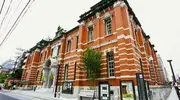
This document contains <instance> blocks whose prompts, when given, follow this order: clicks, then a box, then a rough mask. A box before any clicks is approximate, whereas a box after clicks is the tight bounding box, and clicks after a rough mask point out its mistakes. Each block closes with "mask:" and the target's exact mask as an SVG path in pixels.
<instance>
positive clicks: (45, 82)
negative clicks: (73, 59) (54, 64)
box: [43, 67, 50, 88]
mask: <svg viewBox="0 0 180 100" xmlns="http://www.w3.org/2000/svg"><path fill="white" fill-rule="evenodd" d="M49 70H50V69H49V68H48V67H45V68H43V76H44V83H43V87H44V88H47V85H48V80H49Z"/></svg>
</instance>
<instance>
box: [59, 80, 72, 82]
mask: <svg viewBox="0 0 180 100" xmlns="http://www.w3.org/2000/svg"><path fill="white" fill-rule="evenodd" d="M62 82H74V80H62Z"/></svg>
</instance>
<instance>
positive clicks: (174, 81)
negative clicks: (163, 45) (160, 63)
mask: <svg viewBox="0 0 180 100" xmlns="http://www.w3.org/2000/svg"><path fill="white" fill-rule="evenodd" d="M167 62H169V65H170V67H171V71H172V75H173V86H174V84H175V83H176V77H175V75H174V70H173V68H172V64H171V62H172V60H167ZM175 90H176V93H177V95H178V98H179V100H180V93H179V89H178V87H177V86H175Z"/></svg>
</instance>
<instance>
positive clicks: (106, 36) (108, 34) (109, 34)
mask: <svg viewBox="0 0 180 100" xmlns="http://www.w3.org/2000/svg"><path fill="white" fill-rule="evenodd" d="M111 35H113V34H112V33H111V34H108V35H105V37H109V36H111Z"/></svg>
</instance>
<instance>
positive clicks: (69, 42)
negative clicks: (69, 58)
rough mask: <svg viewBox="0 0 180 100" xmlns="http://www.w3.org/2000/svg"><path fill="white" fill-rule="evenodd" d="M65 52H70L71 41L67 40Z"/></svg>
mask: <svg viewBox="0 0 180 100" xmlns="http://www.w3.org/2000/svg"><path fill="white" fill-rule="evenodd" d="M66 50H67V52H70V50H71V40H68V42H67V49H66Z"/></svg>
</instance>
